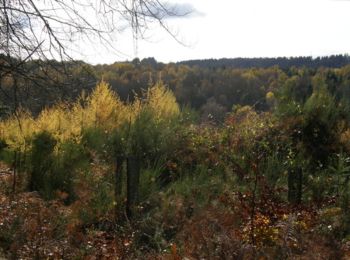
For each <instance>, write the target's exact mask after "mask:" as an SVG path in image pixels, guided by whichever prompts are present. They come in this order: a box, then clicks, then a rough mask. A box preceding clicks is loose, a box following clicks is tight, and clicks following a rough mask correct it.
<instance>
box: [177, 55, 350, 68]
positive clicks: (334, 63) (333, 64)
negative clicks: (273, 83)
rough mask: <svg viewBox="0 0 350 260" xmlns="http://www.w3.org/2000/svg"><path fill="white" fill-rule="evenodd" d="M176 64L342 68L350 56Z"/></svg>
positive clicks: (198, 61)
mask: <svg viewBox="0 0 350 260" xmlns="http://www.w3.org/2000/svg"><path fill="white" fill-rule="evenodd" d="M176 64H183V65H188V66H198V67H201V68H227V67H231V68H268V67H272V66H279V67H280V68H283V69H287V68H290V67H308V68H319V67H328V68H340V67H343V66H346V65H349V64H350V56H349V55H347V54H345V55H331V56H325V57H311V56H308V57H277V58H232V59H230V58H222V59H203V60H187V61H181V62H177V63H176Z"/></svg>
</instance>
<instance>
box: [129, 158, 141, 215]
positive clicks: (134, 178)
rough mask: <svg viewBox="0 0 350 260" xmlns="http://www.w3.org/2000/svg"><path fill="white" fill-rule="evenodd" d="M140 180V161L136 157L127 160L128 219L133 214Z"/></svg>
mask: <svg viewBox="0 0 350 260" xmlns="http://www.w3.org/2000/svg"><path fill="white" fill-rule="evenodd" d="M139 179H140V160H139V158H138V157H136V156H129V157H128V159H127V201H126V214H127V217H128V218H129V219H130V218H132V216H133V213H134V207H135V204H136V203H137V200H138V188H139Z"/></svg>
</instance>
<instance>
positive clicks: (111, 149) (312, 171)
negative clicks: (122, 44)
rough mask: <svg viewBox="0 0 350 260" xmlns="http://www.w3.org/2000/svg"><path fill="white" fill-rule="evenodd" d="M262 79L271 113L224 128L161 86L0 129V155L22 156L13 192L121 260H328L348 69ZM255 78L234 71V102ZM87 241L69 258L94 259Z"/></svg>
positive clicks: (337, 230)
mask: <svg viewBox="0 0 350 260" xmlns="http://www.w3.org/2000/svg"><path fill="white" fill-rule="evenodd" d="M118 66H119V65H118ZM127 71H128V70H127ZM270 72H271V73H272V74H274V73H275V72H276V73H277V76H276V75H275V74H274V76H271V77H272V78H273V79H271V78H270V79H271V82H270V83H271V84H272V85H271V86H270V87H266V86H261V88H262V89H263V91H262V92H261V93H264V96H263V98H264V101H263V102H264V103H265V104H266V105H267V107H268V108H269V109H268V110H266V111H261V110H258V109H256V107H254V106H249V105H246V104H243V105H234V106H232V105H233V104H231V107H232V109H231V111H229V112H228V113H227V114H225V115H223V112H221V116H222V118H223V121H222V122H221V123H220V122H218V121H217V120H215V119H210V118H209V119H208V120H205V121H206V122H205V123H203V122H201V123H198V118H199V116H198V114H197V113H196V112H194V111H192V110H191V109H188V108H182V109H180V106H179V104H178V103H177V101H176V98H175V96H174V94H173V93H172V92H171V91H170V90H169V89H168V88H166V87H165V86H164V84H163V83H156V84H154V85H152V86H150V87H149V88H148V89H146V90H143V91H141V92H140V93H139V94H136V95H135V96H134V97H133V98H132V100H129V102H124V101H122V100H121V98H119V97H118V96H117V94H115V92H114V91H112V89H111V87H110V86H109V85H108V84H107V83H106V82H101V83H100V84H98V85H97V87H96V88H95V90H93V92H92V93H91V94H90V95H88V96H85V95H82V96H80V98H79V99H78V100H77V101H76V102H75V103H60V104H57V105H55V106H53V107H51V108H47V109H45V110H43V111H42V112H41V113H40V114H39V115H38V116H36V117H34V116H31V115H30V113H29V112H26V111H24V110H18V111H17V112H16V114H14V115H13V116H11V117H9V118H7V119H6V120H3V121H1V122H0V138H1V140H2V144H3V145H1V156H2V159H3V160H5V161H7V162H8V163H12V162H13V158H14V155H15V154H17V153H20V154H22V156H21V157H20V160H16V166H18V176H17V178H18V184H17V185H18V186H19V187H18V189H17V190H16V192H19V191H20V188H21V189H22V190H29V191H37V192H39V194H40V196H41V197H42V198H45V199H46V200H55V201H61V202H62V203H65V204H66V205H68V206H67V207H69V209H70V210H71V214H70V215H69V217H66V221H67V222H68V223H70V224H69V225H68V224H65V222H64V221H63V223H62V224H61V225H62V226H61V228H62V229H63V230H69V232H70V233H71V234H72V237H74V236H75V237H79V235H77V234H80V235H81V233H83V234H84V235H83V236H86V237H91V236H93V235H91V234H90V233H88V232H106V233H107V234H109V235H110V236H112V237H113V239H114V240H113V241H119V240H118V239H120V241H119V242H118V243H119V244H118V243H117V242H116V244H117V245H118V248H117V249H115V250H117V251H118V254H120V255H121V256H123V255H124V256H127V257H129V258H137V257H144V256H145V255H147V256H150V257H154V256H155V255H157V256H162V257H166V256H172V257H175V259H178V258H179V257H180V256H182V257H185V256H186V257H193V258H229V257H232V256H234V257H237V258H244V257H248V258H249V257H255V258H257V257H267V256H268V257H280V258H281V257H282V258H288V257H293V256H294V257H295V256H305V257H311V255H310V254H311V253H310V252H312V250H310V248H314V249H315V250H320V248H317V246H318V244H320V245H322V246H323V247H324V248H328V249H329V252H328V253H329V254H328V255H327V256H329V257H330V258H339V257H341V256H342V254H343V253H344V250H343V249H342V248H341V246H342V245H343V244H345V243H346V242H347V241H349V237H350V233H349V232H350V224H349V221H348V219H349V218H348V216H349V215H348V214H349V203H350V199H349V198H350V193H349V192H350V191H349V176H350V141H349V140H350V139H349V138H350V134H349V133H350V125H349V112H350V110H349V108H350V105H349V104H350V103H349V102H350V100H349V96H348V95H347V94H348V90H349V85H348V84H347V83H348V79H347V77H348V76H347V75H348V72H347V69H346V68H343V69H342V70H328V69H323V70H319V71H318V72H317V73H315V72H310V71H307V70H305V69H293V70H291V71H289V73H290V75H287V74H286V73H282V72H281V74H279V73H280V72H277V70H276V68H273V69H271V70H269V73H270ZM222 73H225V72H222ZM256 75H260V76H259V77H264V75H265V73H262V71H259V70H255V71H245V72H244V75H243V76H242V77H244V78H246V79H247V82H248V83H249V84H248V83H247V85H244V86H245V87H244V88H242V91H243V89H246V91H247V92H249V91H250V87H251V88H255V84H258V83H257V82H256ZM276 78H277V79H278V80H274V79H276ZM277 83H278V85H277ZM267 90H268V91H267ZM259 91H260V90H259ZM259 93H260V92H259ZM247 95H248V94H247ZM260 95H262V94H259V96H260ZM243 96H244V95H243ZM132 175H133V176H136V175H137V176H138V177H137V178H136V179H135V178H134V179H133V180H130V179H129V178H131V177H130V176H132ZM135 187H136V189H135ZM7 192H8V193H11V192H13V191H11V190H10V189H8V191H7ZM130 192H134V193H133V194H129V193H130ZM130 199H132V204H133V205H131V206H132V207H129V206H130V205H128V203H129V202H130V201H129V202H128V200H130ZM126 201H127V203H125V202H126ZM128 210H132V214H131V213H130V212H128ZM11 227H12V228H13V226H11ZM11 227H9V228H8V230H7V231H8V232H10V230H11V232H15V233H16V232H17V233H16V234H17V235H18V236H19V234H21V232H25V231H23V230H21V228H18V227H17V228H16V230H15V231H13V229H11ZM62 232H63V231H62ZM84 232H85V233H84ZM4 234H5V233H4ZM6 234H7V233H6ZM94 234H95V233H94ZM61 235H62V233H61ZM55 236H57V234H56V235H52V237H53V239H55ZM71 239H72V241H75V240H74V239H76V238H71ZM5 240H6V241H7V242H6V243H7V244H11V237H10V238H9V237H6V239H5V238H3V237H1V236H0V242H1V241H5ZM27 242H28V241H27ZM27 242H23V245H25V244H26V243H27ZM84 243H85V244H84ZM86 243H87V240H85V239H84V238H81V243H80V244H82V245H80V246H81V247H79V246H77V247H78V248H79V253H77V252H75V253H74V254H76V255H80V256H86V255H89V254H93V253H94V252H95V251H96V252H97V251H98V248H97V247H94V248H92V249H91V248H90V249H91V250H95V251H91V250H90V249H89V250H90V251H89V250H88V249H87V248H88V245H87V244H86ZM96 243H97V242H96ZM73 244H74V243H73ZM76 244H79V243H76ZM83 246H86V247H84V248H82V247H83ZM13 250H14V249H13ZM332 250H333V251H332ZM43 254H44V253H43ZM96 254H97V253H96ZM116 254H117V253H116ZM176 257H177V258H176Z"/></svg>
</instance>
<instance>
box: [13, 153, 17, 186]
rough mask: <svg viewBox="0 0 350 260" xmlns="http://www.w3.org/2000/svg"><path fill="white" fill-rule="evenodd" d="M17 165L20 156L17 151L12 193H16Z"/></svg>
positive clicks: (14, 159) (14, 161)
mask: <svg viewBox="0 0 350 260" xmlns="http://www.w3.org/2000/svg"><path fill="white" fill-rule="evenodd" d="M17 163H18V155H17V151H15V154H14V158H13V182H12V192H13V193H15V192H16V181H17Z"/></svg>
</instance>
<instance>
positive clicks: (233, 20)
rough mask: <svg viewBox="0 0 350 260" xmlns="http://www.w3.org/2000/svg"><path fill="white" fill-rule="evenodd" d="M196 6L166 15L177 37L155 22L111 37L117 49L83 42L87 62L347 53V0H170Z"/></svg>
mask: <svg viewBox="0 0 350 260" xmlns="http://www.w3.org/2000/svg"><path fill="white" fill-rule="evenodd" d="M173 2H177V3H178V4H179V7H186V8H187V7H189V6H192V8H193V9H194V10H195V11H194V12H193V13H192V15H190V16H188V17H186V18H177V19H168V20H167V23H168V25H169V26H170V28H171V29H172V30H173V32H175V33H176V32H177V35H178V39H179V40H180V41H181V42H182V43H183V44H184V45H185V46H183V45H181V44H179V43H177V42H176V41H175V40H174V39H172V37H171V36H169V35H168V34H167V33H165V32H164V31H162V30H161V29H160V28H158V27H154V28H152V30H151V31H149V32H148V34H147V36H148V39H147V40H139V41H138V44H137V50H135V44H134V43H133V38H132V34H131V32H130V31H125V32H124V33H123V34H121V35H120V36H119V40H118V41H117V42H115V43H114V45H115V46H116V49H118V50H119V51H120V52H121V53H123V54H121V53H119V54H118V53H115V52H113V51H111V50H106V49H105V48H103V47H100V46H98V45H96V46H94V47H91V46H83V45H82V50H83V51H82V53H84V55H83V56H80V57H77V58H81V59H83V60H86V61H88V62H90V63H93V64H96V63H113V62H115V61H120V60H132V59H133V58H135V57H139V58H140V59H142V58H145V57H154V58H156V59H157V60H158V61H162V62H170V61H173V62H176V61H180V60H188V59H205V58H223V57H226V58H234V57H276V56H322V55H331V54H344V53H350V33H349V32H350V0H215V1H214V0H192V1H185V0H183V1H173Z"/></svg>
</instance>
